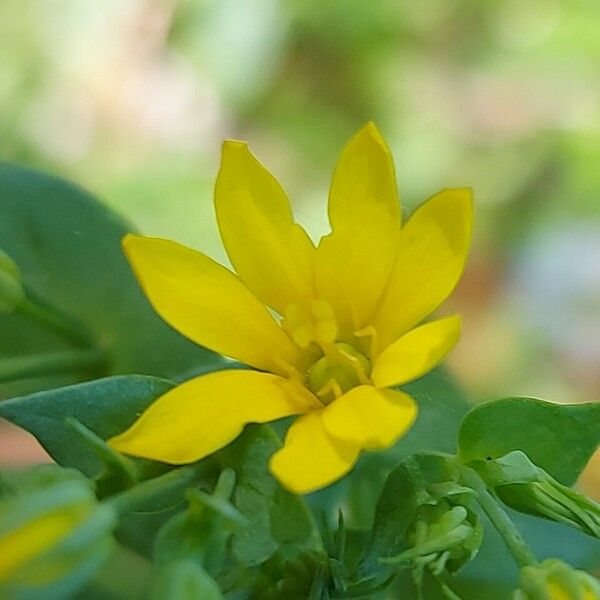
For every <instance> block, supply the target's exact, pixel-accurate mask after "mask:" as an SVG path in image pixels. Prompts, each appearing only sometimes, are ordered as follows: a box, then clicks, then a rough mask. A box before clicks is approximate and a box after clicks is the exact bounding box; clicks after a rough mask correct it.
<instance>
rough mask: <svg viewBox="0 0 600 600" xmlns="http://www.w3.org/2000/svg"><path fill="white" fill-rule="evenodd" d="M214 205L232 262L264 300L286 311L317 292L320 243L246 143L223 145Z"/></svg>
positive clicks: (272, 306) (226, 143) (244, 280)
mask: <svg viewBox="0 0 600 600" xmlns="http://www.w3.org/2000/svg"><path fill="white" fill-rule="evenodd" d="M215 209H216V213H217V221H218V223H219V229H220V230H221V238H222V239H223V244H224V246H225V249H226V250H227V254H228V255H229V259H230V260H231V263H232V265H233V266H234V268H235V270H236V272H237V273H238V275H239V277H240V279H241V280H242V281H243V282H244V283H245V284H246V285H247V286H248V288H249V289H250V290H252V291H253V292H254V293H255V294H256V295H257V296H258V297H259V298H260V299H261V300H262V301H263V302H265V303H266V304H268V305H269V306H270V307H271V308H274V309H275V310H276V311H277V312H279V313H280V314H282V315H283V314H284V313H285V311H286V308H287V307H288V306H289V305H290V304H294V303H296V304H297V303H301V302H303V301H304V300H306V299H308V298H310V297H311V296H312V261H313V255H314V252H315V247H314V246H313V243H312V242H311V240H310V238H309V237H308V235H307V234H306V232H305V231H304V229H302V227H300V225H297V224H296V223H294V220H293V217H292V212H291V209H290V203H289V200H288V198H287V196H286V195H285V192H284V191H283V189H282V187H281V185H279V183H278V182H277V180H276V179H275V178H274V177H273V176H272V175H271V174H270V173H269V171H267V169H266V168H265V167H264V166H263V165H262V164H261V163H260V162H259V161H258V160H257V159H256V158H255V157H254V156H253V155H252V154H251V153H250V151H249V150H248V146H247V145H246V144H245V143H244V142H235V141H226V142H225V143H224V144H223V154H222V160H221V169H220V171H219V175H218V177H217V184H216V187H215Z"/></svg>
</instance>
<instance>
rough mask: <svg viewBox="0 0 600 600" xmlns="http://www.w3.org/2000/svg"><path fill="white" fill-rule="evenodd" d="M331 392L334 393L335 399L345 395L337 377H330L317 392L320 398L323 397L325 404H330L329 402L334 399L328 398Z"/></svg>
mask: <svg viewBox="0 0 600 600" xmlns="http://www.w3.org/2000/svg"><path fill="white" fill-rule="evenodd" d="M331 393H333V400H337V399H338V398H341V397H342V395H343V393H344V392H343V391H342V388H341V387H340V384H339V383H338V382H337V381H336V380H335V379H330V380H329V381H328V382H327V383H326V384H325V385H324V386H323V387H322V388H321V389H320V390H319V391H318V392H317V396H319V398H321V400H322V402H323V404H329V402H332V401H333V400H329V401H328V400H327V396H329V395H330V394H331Z"/></svg>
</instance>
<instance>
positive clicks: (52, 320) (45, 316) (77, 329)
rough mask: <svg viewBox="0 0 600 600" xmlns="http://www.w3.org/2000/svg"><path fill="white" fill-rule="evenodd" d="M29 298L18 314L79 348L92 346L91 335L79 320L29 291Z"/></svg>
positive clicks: (20, 306)
mask: <svg viewBox="0 0 600 600" xmlns="http://www.w3.org/2000/svg"><path fill="white" fill-rule="evenodd" d="M27 294H28V295H27V296H26V297H25V298H24V299H23V301H22V302H21V303H20V304H19V305H18V307H17V312H20V313H21V314H22V315H24V316H26V317H29V318H31V319H33V320H35V321H38V323H41V324H42V325H44V326H45V327H47V328H48V329H52V330H53V331H54V332H55V333H58V334H59V335H60V336H61V337H63V338H65V339H67V340H69V341H71V342H73V343H75V344H76V345H77V346H90V345H91V339H90V335H89V333H88V332H87V331H86V330H85V329H84V327H83V326H82V325H81V323H79V322H78V321H77V320H75V319H73V318H72V317H70V316H69V315H67V314H64V313H61V312H59V311H57V310H56V309H54V308H52V307H50V306H48V305H47V304H45V303H44V302H43V301H42V300H39V299H38V298H36V297H35V296H34V295H33V294H32V293H31V292H30V291H29V290H28V292H27Z"/></svg>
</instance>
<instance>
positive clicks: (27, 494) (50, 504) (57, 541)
mask: <svg viewBox="0 0 600 600" xmlns="http://www.w3.org/2000/svg"><path fill="white" fill-rule="evenodd" d="M115 524H116V518H115V515H114V513H113V511H112V509H110V508H109V507H107V506H103V505H100V504H98V502H97V501H96V498H95V496H94V493H93V490H92V489H91V487H90V485H89V483H88V481H87V480H86V479H85V478H84V477H83V476H82V475H80V474H78V473H77V472H75V471H71V470H68V469H62V468H60V467H57V466H55V465H45V466H43V467H38V468H35V469H32V470H31V471H29V472H28V474H27V475H26V476H25V477H22V478H21V479H20V480H17V485H16V486H14V485H11V483H10V480H9V481H8V483H6V482H5V485H4V486H3V494H2V497H1V498H0V596H1V597H7V598H13V597H14V598H17V597H22V596H26V597H28V598H29V597H35V598H37V597H40V598H44V599H46V598H48V599H50V598H63V597H68V596H70V595H71V594H72V593H74V592H75V591H76V590H77V589H78V588H79V587H81V586H82V585H83V584H85V582H86V580H87V579H88V578H89V577H90V576H92V575H93V574H94V572H95V571H96V570H97V569H98V568H99V567H100V566H101V565H102V563H103V562H104V560H105V559H106V558H107V556H108V554H109V552H110V551H111V550H112V547H113V538H112V535H111V531H112V529H113V527H114V526H115Z"/></svg>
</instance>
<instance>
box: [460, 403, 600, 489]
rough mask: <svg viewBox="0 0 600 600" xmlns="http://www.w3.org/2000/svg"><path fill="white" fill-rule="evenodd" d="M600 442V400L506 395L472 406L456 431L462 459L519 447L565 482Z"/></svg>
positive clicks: (497, 455)
mask: <svg viewBox="0 0 600 600" xmlns="http://www.w3.org/2000/svg"><path fill="white" fill-rule="evenodd" d="M599 444H600V403H590V404H553V403H550V402H544V401H543V400H535V399H533V398H505V399H502V400H495V401H493V402H488V403H486V404H482V405H480V406H477V407H475V408H474V409H473V410H471V411H470V412H469V413H468V414H467V415H466V417H465V418H464V420H463V422H462V424H461V427H460V434H459V454H460V457H461V459H462V460H463V461H465V462H470V461H475V460H487V459H488V458H500V457H501V456H504V455H505V454H508V453H509V452H512V451H514V450H521V451H522V452H524V453H525V454H527V456H528V457H529V458H530V459H531V461H532V462H534V463H535V464H536V465H538V466H539V467H541V468H542V469H544V470H545V471H547V472H548V473H549V474H550V475H552V477H554V478H555V479H557V480H558V481H560V482H561V483H563V484H565V485H572V484H573V483H575V481H576V480H577V478H578V477H579V475H580V473H581V472H582V471H583V469H584V467H585V465H586V464H587V462H588V461H589V459H590V457H591V456H592V454H593V453H594V451H595V450H596V448H597V447H598V445H599Z"/></svg>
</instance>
